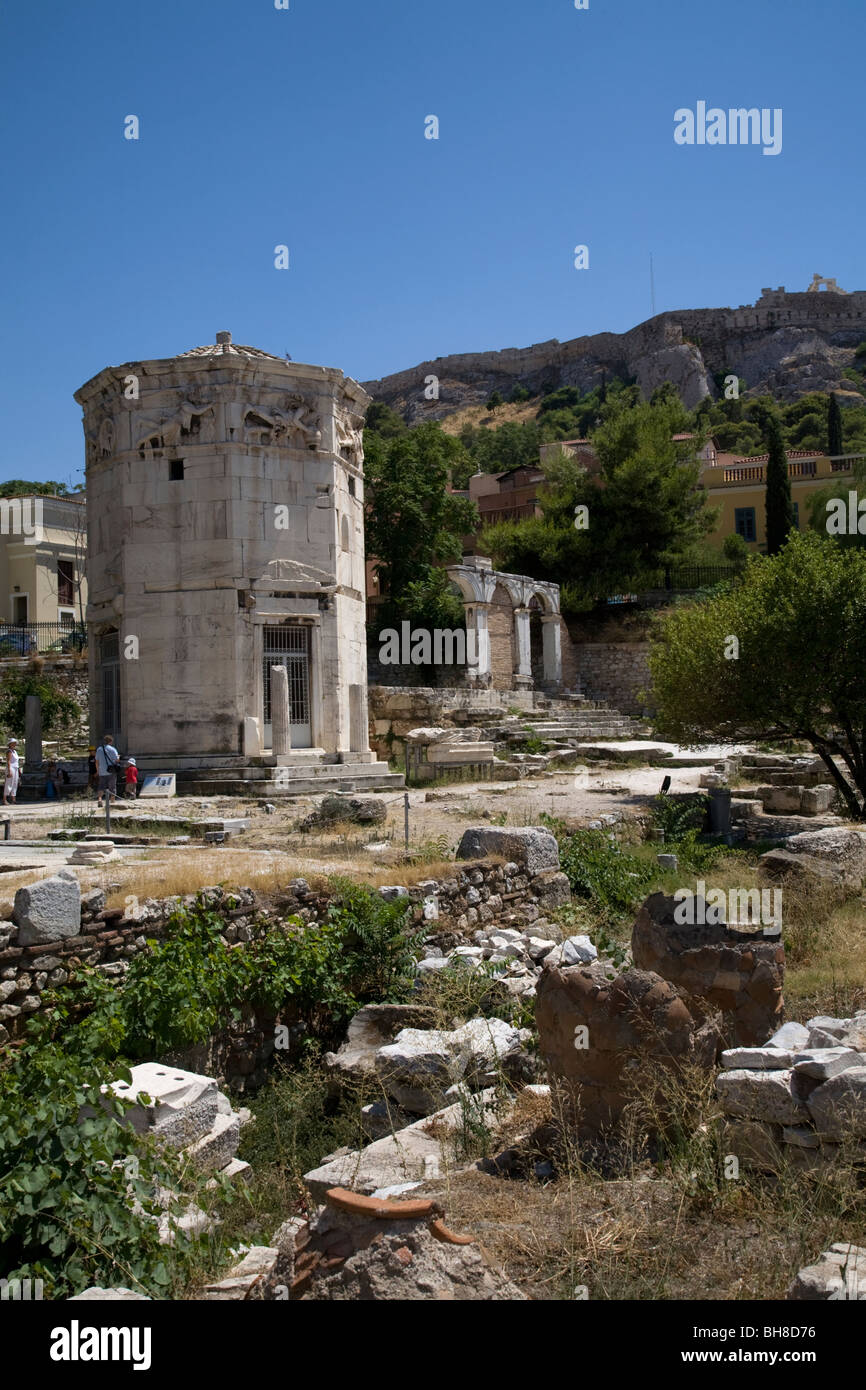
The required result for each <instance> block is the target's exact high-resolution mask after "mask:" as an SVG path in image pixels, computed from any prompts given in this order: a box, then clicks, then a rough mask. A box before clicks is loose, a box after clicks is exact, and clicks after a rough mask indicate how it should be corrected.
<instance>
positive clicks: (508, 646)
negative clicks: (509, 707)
mask: <svg viewBox="0 0 866 1390" xmlns="http://www.w3.org/2000/svg"><path fill="white" fill-rule="evenodd" d="M487 630H488V632H489V633H490V670H491V674H492V677H493V680H492V684H493V687H494V689H495V690H510V689H511V687H512V686H513V685H514V604H513V603H512V602H511V598H510V597H509V595H508V591H507V590H506V589H503V587H502V585H501V584H497V586H496V588H495V589H494V591H493V598H492V600H491V603H490V607H489V608H488V610H487Z"/></svg>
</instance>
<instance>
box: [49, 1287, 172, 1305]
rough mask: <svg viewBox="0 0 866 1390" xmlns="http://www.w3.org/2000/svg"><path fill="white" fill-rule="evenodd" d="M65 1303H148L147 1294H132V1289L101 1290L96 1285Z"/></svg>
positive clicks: (74, 1295)
mask: <svg viewBox="0 0 866 1390" xmlns="http://www.w3.org/2000/svg"><path fill="white" fill-rule="evenodd" d="M65 1301H66V1302H67V1303H150V1301H151V1300H150V1299H149V1298H148V1296H147V1294H144V1293H134V1292H133V1290H132V1289H125V1288H122V1287H120V1288H116V1289H102V1288H100V1287H99V1286H98V1285H94V1286H93V1288H90V1289H85V1290H84V1292H83V1293H76V1294H73V1295H72V1296H71V1297H70V1298H67V1299H66V1300H65Z"/></svg>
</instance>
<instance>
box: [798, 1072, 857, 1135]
mask: <svg viewBox="0 0 866 1390" xmlns="http://www.w3.org/2000/svg"><path fill="white" fill-rule="evenodd" d="M806 1105H807V1107H808V1111H809V1114H810V1115H811V1117H812V1120H813V1122H814V1124H815V1127H816V1129H817V1130H818V1131H819V1132H820V1133H821V1134H822V1135H824V1136H826V1137H827V1138H830V1139H845V1138H848V1137H849V1136H856V1137H858V1138H862V1137H866V1066H859V1067H851V1068H849V1069H848V1070H846V1071H843V1072H840V1073H838V1074H837V1075H836V1076H831V1077H830V1079H829V1081H824V1082H822V1084H821V1085H820V1086H818V1087H817V1088H816V1089H815V1090H814V1091H813V1092H812V1094H811V1095H810V1096H809V1098H808V1100H807V1101H806Z"/></svg>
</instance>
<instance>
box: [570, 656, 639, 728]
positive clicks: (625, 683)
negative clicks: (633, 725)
mask: <svg viewBox="0 0 866 1390" xmlns="http://www.w3.org/2000/svg"><path fill="white" fill-rule="evenodd" d="M649 650H650V648H649V643H648V642H578V643H577V644H576V645H575V647H574V661H575V664H576V667H577V677H578V680H579V682H580V689H581V691H582V693H583V694H584V695H586V696H587V698H588V699H590V700H604V701H606V702H607V703H608V704H609V705H611V706H612V707H613V708H614V709H617V710H619V711H620V712H621V713H622V714H642V713H643V711H644V709H645V708H646V702H645V701H644V700H642V699H641V698H640V693H639V692H640V691H642V690H646V689H647V688H648V687H649V684H650V674H649Z"/></svg>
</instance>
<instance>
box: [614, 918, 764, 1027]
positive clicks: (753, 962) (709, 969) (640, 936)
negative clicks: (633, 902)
mask: <svg viewBox="0 0 866 1390" xmlns="http://www.w3.org/2000/svg"><path fill="white" fill-rule="evenodd" d="M675 909H676V903H675V900H674V899H673V898H667V897H665V895H664V894H663V893H653V894H652V895H651V896H650V897H648V898H647V900H646V902H645V903H644V904H643V906H642V907H641V909H640V912H639V913H638V915H637V918H636V920H635V924H634V927H633V929H632V938H631V949H632V958H633V960H634V963H635V965H636V966H637V967H638V968H639V969H640V970H648V971H652V972H654V973H655V974H656V975H660V976H661V977H662V979H664V980H668V981H670V983H671V984H673V985H675V986H676V987H677V989H679V990H681V991H683V992H684V993H685V994H687V995H691V996H694V997H695V998H698V999H702V1000H705V1001H706V1002H707V1004H709V1005H710V1006H711V1007H712V1008H716V1009H720V1010H721V1012H722V1014H723V1016H724V1025H725V1031H726V1033H727V1035H728V1036H729V1037H730V1039H731V1041H732V1042H733V1043H735V1044H737V1045H738V1046H739V1045H752V1044H756V1043H763V1042H766V1040H767V1038H769V1037H770V1036H771V1034H772V1033H774V1032H775V1030H776V1029H777V1028H778V1027H779V1025H780V1023H781V1022H782V1015H783V1010H784V999H783V997H782V986H783V983H784V978H785V948H784V946H783V945H782V942H781V940H780V939H771V940H765V939H763V937H762V936H760V935H758V934H757V933H755V932H748V931H736V930H735V929H734V928H732V927H728V926H725V925H723V924H722V925H697V924H696V925H693V926H688V925H682V926H678V925H677V923H676V920H675V917H674V912H675Z"/></svg>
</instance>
